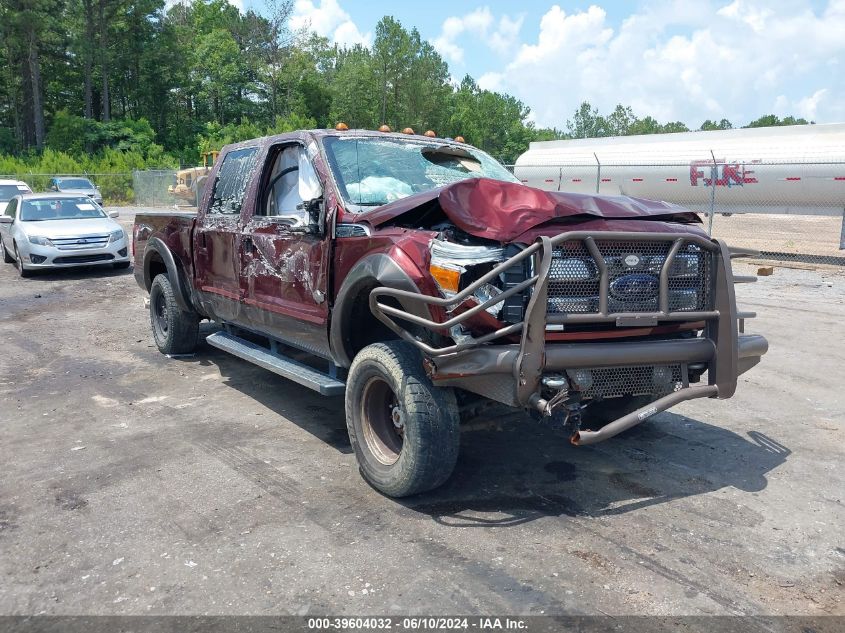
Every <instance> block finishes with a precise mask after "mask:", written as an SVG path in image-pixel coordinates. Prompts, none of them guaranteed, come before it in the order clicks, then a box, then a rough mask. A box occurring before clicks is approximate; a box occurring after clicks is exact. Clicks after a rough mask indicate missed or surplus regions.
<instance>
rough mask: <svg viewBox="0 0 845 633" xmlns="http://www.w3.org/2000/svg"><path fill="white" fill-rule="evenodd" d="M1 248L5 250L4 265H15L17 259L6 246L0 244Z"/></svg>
mask: <svg viewBox="0 0 845 633" xmlns="http://www.w3.org/2000/svg"><path fill="white" fill-rule="evenodd" d="M0 248H2V249H3V263H4V264H14V263H15V258H14V257H12V255H11V254H10V253H9V251H7V250H6V246H5V245H4V244H0Z"/></svg>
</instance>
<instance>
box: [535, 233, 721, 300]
mask: <svg viewBox="0 0 845 633" xmlns="http://www.w3.org/2000/svg"><path fill="white" fill-rule="evenodd" d="M596 246H597V247H598V250H599V253H601V256H602V258H603V260H604V264H605V266H606V267H607V274H608V293H607V294H608V297H607V299H608V302H607V307H608V313H610V314H614V313H623V312H657V311H659V288H660V273H661V270H662V268H663V265H664V262H665V261H666V257H667V255H668V254H669V251H670V249H671V248H672V242H671V241H669V240H667V241H665V242H663V241H660V242H636V241H618V242H616V241H604V242H602V241H596ZM670 266H671V268H670V270H669V275H668V293H669V297H668V299H669V302H668V303H669V311H671V312H694V311H700V310H708V309H710V305H711V303H712V301H711V255H710V253H709V252H708V251H706V250H704V249H702V248H700V247H699V246H697V245H695V244H691V243H685V244H683V245H682V246H681V248H680V250H679V251H678V253H677V254H676V255H675V257H674V258H673V260H672V262H671V264H670ZM600 282H601V273H600V270H599V266H598V264H597V262H596V261H595V260H594V259H593V257H592V256H591V255H590V253H589V251H588V250H587V247H586V246H585V245H584V243H583V242H581V241H572V242H564V243H563V244H561V246H560V247H558V248H556V249H555V250H554V254H553V257H552V266H551V269H550V271H549V298H548V312H549V314H566V313H581V314H590V313H597V312H599V300H600Z"/></svg>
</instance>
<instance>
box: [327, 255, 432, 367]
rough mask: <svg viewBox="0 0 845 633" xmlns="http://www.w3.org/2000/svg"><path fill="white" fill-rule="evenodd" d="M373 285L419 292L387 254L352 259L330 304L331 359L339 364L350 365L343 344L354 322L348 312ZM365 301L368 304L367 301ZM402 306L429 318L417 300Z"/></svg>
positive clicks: (426, 311) (417, 314) (350, 311)
mask: <svg viewBox="0 0 845 633" xmlns="http://www.w3.org/2000/svg"><path fill="white" fill-rule="evenodd" d="M373 286H384V287H388V288H396V289H397V290H407V291H409V292H417V293H418V292H420V290H419V288H417V285H416V284H415V283H414V281H413V280H412V279H411V277H410V276H409V275H408V273H406V272H405V271H404V270H402V268H400V266H399V264H397V263H396V262H395V261H394V260H393V259H391V258H390V256H388V255H385V254H383V253H374V254H372V255H367V256H366V257H364V258H363V259H361V260H360V261H359V262H358V263H356V264H355V266H353V267H352V270H350V271H349V274H347V275H346V278H345V279H344V280H343V284H342V285H341V287H340V291H339V292H338V293H337V299H336V300H335V303H334V307H333V308H332V320H331V327H330V331H329V345H330V347H331V350H332V355H333V356H334V358H335V362H336V363H337V364H338V365H339V366H341V367H349V366H350V365H352V358H351V357H350V356H349V350H347V348H346V338H347V337H346V334H347V332H348V330H349V328H351V327H354V324H353V323H352V322H351V318H352V314H351V313H352V308H353V306H354V305H355V300H356V299H358V298H359V296H360V294H361V293H362V292H364V291H365V290H366V289H367V288H372V287H373ZM367 305H368V307H369V302H368V304H367ZM402 307H403V309H405V310H407V311H408V312H410V313H411V314H414V315H416V316H419V317H422V318H425V319H430V318H431V314H430V313H429V312H428V309H427V308H426V307H425V305H424V304H422V303H420V302H417V301H414V302H408V304H407V305H405V304H403V305H402Z"/></svg>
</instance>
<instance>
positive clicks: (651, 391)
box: [581, 365, 685, 399]
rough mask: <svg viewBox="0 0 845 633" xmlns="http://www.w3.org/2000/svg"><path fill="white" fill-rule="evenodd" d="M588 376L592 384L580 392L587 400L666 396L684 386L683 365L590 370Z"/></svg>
mask: <svg viewBox="0 0 845 633" xmlns="http://www.w3.org/2000/svg"><path fill="white" fill-rule="evenodd" d="M582 371H583V370H582ZM589 375H590V382H589V383H588V384H587V386H586V388H585V389H584V390H583V391H582V392H581V395H582V397H583V398H585V399H586V398H591V399H602V398H614V397H617V396H665V395H666V394H669V393H672V392H673V391H678V390H679V389H681V388H682V387H683V386H684V383H685V380H684V378H685V376H684V369H683V367H681V365H656V366H655V365H648V366H635V367H602V368H599V369H591V370H589Z"/></svg>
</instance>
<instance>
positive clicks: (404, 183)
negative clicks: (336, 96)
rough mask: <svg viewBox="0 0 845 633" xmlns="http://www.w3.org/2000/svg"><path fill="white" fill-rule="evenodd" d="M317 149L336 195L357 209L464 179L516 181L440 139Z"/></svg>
mask: <svg viewBox="0 0 845 633" xmlns="http://www.w3.org/2000/svg"><path fill="white" fill-rule="evenodd" d="M323 146H324V147H325V150H326V155H327V157H328V160H329V165H330V166H331V169H332V172H333V173H334V176H335V180H336V181H337V185H338V189H339V190H340V194H341V196H342V197H343V198H344V200H346V201H347V202H349V203H351V204H354V205H358V206H363V207H372V206H380V205H383V204H387V203H389V202H393V201H395V200H399V199H401V198H405V197H407V196H410V195H412V194H415V193H419V192H422V191H429V190H431V189H436V188H437V187H442V186H445V185H449V184H452V183H453V182H458V181H459V180H466V179H468V178H493V179H496V180H504V181H506V182H519V181H518V180H517V179H516V178H514V176H513V175H512V174H511V173H510V172H509V171H508V170H507V169H505V168H504V167H502V165H500V164H499V163H498V162H496V161H495V160H494V159H493V158H491V157H490V156H488V155H487V154H485V153H484V152H482V151H479V150H476V149H472V150H469V149H465V148H463V147H459V146H457V145H449V144H446V143H444V142H442V141H439V142H438V141H436V140H435V141H431V142H420V141H417V140H411V139H408V140H406V139H396V138H371V137H358V138H355V137H338V136H330V137H327V138H325V139H324V140H323Z"/></svg>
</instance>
